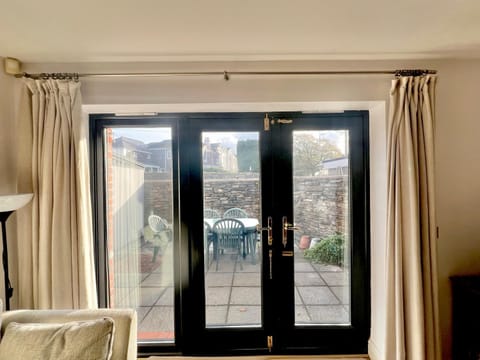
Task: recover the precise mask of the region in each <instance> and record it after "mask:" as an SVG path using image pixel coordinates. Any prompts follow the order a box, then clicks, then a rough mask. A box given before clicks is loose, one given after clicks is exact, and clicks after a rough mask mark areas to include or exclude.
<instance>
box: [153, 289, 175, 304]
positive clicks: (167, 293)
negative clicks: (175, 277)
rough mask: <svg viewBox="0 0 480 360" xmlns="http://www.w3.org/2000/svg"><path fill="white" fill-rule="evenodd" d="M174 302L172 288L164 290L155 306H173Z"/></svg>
mask: <svg viewBox="0 0 480 360" xmlns="http://www.w3.org/2000/svg"><path fill="white" fill-rule="evenodd" d="M174 302H175V299H174V291H173V287H168V288H166V289H164V291H163V293H162V294H161V295H160V298H159V299H158V301H157V303H156V304H155V305H163V306H173V304H174Z"/></svg>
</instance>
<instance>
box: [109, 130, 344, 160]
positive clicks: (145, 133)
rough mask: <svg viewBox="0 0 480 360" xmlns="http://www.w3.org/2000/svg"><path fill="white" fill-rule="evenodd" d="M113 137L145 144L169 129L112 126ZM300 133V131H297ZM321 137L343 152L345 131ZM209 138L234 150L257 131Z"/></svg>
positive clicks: (216, 133)
mask: <svg viewBox="0 0 480 360" xmlns="http://www.w3.org/2000/svg"><path fill="white" fill-rule="evenodd" d="M113 133H114V138H117V137H121V136H125V137H129V138H132V139H136V140H140V141H143V142H144V143H145V144H148V143H151V142H160V141H162V140H167V139H168V140H169V139H171V137H172V135H171V129H170V128H168V127H156V128H155V127H150V128H148V127H147V128H140V127H139V128H114V131H113ZM299 133H302V131H299ZM317 133H318V134H319V135H321V136H322V138H326V139H329V140H330V141H332V142H333V143H334V144H335V145H337V147H338V148H339V149H340V151H341V152H342V153H344V154H345V135H346V132H345V131H318V132H317ZM207 137H208V138H209V140H210V143H217V142H220V143H222V144H223V145H224V146H225V147H228V148H231V149H232V150H233V151H234V152H236V147H237V142H238V140H245V139H258V133H257V132H241V133H239V132H228V131H209V132H205V133H204V139H205V138H207Z"/></svg>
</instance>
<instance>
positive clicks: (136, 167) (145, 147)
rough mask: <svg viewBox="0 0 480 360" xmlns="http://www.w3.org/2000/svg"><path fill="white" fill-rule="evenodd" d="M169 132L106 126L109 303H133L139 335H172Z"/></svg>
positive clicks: (171, 338)
mask: <svg viewBox="0 0 480 360" xmlns="http://www.w3.org/2000/svg"><path fill="white" fill-rule="evenodd" d="M171 139H172V134H171V129H170V128H161V127H157V128H108V129H106V130H105V149H106V153H105V160H106V161H105V163H106V179H107V180H106V182H107V183H106V194H107V195H106V197H107V199H106V200H107V201H106V204H107V209H106V210H107V214H106V219H107V221H106V223H107V248H108V253H107V256H108V269H109V270H108V281H109V285H108V290H109V299H110V307H112V308H134V309H136V310H137V314H138V335H137V337H138V340H139V341H148V340H155V341H165V342H173V341H174V291H173V241H172V240H173V235H174V234H173V230H172V221H173V200H172V140H171Z"/></svg>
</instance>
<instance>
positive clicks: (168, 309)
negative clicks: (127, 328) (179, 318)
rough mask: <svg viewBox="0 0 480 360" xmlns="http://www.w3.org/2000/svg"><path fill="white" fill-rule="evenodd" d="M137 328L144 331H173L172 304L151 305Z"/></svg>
mask: <svg viewBox="0 0 480 360" xmlns="http://www.w3.org/2000/svg"><path fill="white" fill-rule="evenodd" d="M138 329H139V331H144V332H158V331H165V332H171V331H173V330H174V311H173V306H154V307H152V308H151V310H150V312H149V313H148V315H147V316H146V317H145V318H144V319H143V320H142V321H141V322H140V323H139V324H138Z"/></svg>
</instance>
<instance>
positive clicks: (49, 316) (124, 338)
mask: <svg viewBox="0 0 480 360" xmlns="http://www.w3.org/2000/svg"><path fill="white" fill-rule="evenodd" d="M105 317H108V318H111V319H113V321H114V323H115V336H114V339H113V348H112V357H111V360H136V359H137V313H136V311H135V310H133V309H89V310H88V309H83V310H12V311H6V312H3V313H2V314H1V321H2V324H1V327H2V334H3V336H5V332H6V328H7V326H8V324H10V323H11V322H16V323H45V324H46V323H49V324H52V323H54V324H62V323H68V322H72V321H87V320H97V319H102V318H105ZM1 343H2V341H0V344H1ZM9 359H10V358H9Z"/></svg>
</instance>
